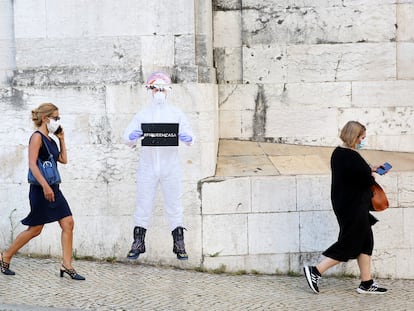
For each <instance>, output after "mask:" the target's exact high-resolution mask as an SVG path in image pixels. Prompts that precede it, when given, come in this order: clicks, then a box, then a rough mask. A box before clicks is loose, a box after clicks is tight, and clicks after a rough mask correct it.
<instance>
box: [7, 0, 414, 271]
mask: <svg viewBox="0 0 414 311" xmlns="http://www.w3.org/2000/svg"><path fill="white" fill-rule="evenodd" d="M413 7H414V2H413V1H398V2H397V3H395V1H394V0H393V1H391V0H383V1H380V2H378V1H371V0H368V1H357V0H355V1H344V0H342V1H339V0H326V1H323V0H318V1H307V0H302V1H294V0H288V1H284V2H280V1H267V0H266V1H257V0H254V1H253V0H246V1H240V0H216V1H213V2H209V1H203V0H193V1H190V0H178V1H173V2H171V3H166V2H165V3H163V5H160V3H159V2H148V3H144V4H143V3H141V2H140V1H132V0H120V1H115V2H114V1H108V0H90V1H81V2H79V1H70V0H60V1H55V0H31V1H26V0H14V1H12V0H0V8H1V10H0V17H2V18H1V19H0V21H1V23H2V24H1V25H2V27H0V43H2V44H1V45H0V124H1V126H0V197H1V198H2V201H1V202H0V213H1V217H0V248H1V249H4V248H5V247H6V246H7V245H8V244H9V243H10V241H11V240H12V239H13V238H14V237H15V236H16V234H17V233H18V232H20V231H21V230H22V229H23V228H24V227H23V226H22V225H20V224H19V220H20V219H22V218H23V217H24V216H25V215H27V213H28V210H29V202H28V198H27V194H28V185H27V183H26V174H27V153H28V150H27V145H28V139H29V137H30V134H31V133H32V131H33V127H32V122H31V121H30V110H31V109H33V108H34V107H36V106H38V105H39V104H40V103H42V102H54V103H56V104H57V105H58V106H59V108H60V114H61V116H62V123H63V126H64V128H65V133H66V137H67V146H68V154H69V164H68V165H66V166H61V169H60V170H61V174H62V177H63V180H64V182H63V184H62V190H63V192H64V193H65V195H66V198H67V199H68V201H69V203H70V205H71V208H72V211H73V213H74V215H75V222H76V225H75V236H74V238H75V240H74V252H75V253H76V255H78V256H93V257H97V258H103V257H116V258H118V259H122V258H125V255H126V252H127V251H128V249H129V247H130V244H131V242H132V228H133V224H132V213H133V211H134V208H135V190H136V185H135V171H136V166H137V162H138V158H139V151H138V150H137V149H134V150H132V149H130V148H129V147H127V146H125V145H124V144H123V143H122V141H121V133H122V132H123V130H124V128H125V126H126V124H127V123H128V122H129V120H130V119H131V118H132V116H133V114H134V113H135V112H136V111H138V110H139V109H140V108H141V107H142V106H143V105H144V104H145V103H147V102H148V94H147V93H146V91H145V89H144V87H143V83H144V81H145V78H146V77H147V75H148V74H149V73H150V72H151V71H153V70H164V71H167V72H168V73H170V74H171V75H172V78H173V82H174V86H173V90H172V92H171V96H170V99H171V101H172V103H174V104H175V105H177V106H178V107H180V108H182V109H183V110H184V111H185V112H186V113H187V114H188V116H189V119H190V122H191V123H192V125H193V128H194V131H195V134H196V137H197V140H196V144H195V145H194V146H192V147H191V148H187V147H186V146H183V147H182V148H181V147H180V152H181V153H182V165H183V172H184V178H183V188H184V193H183V206H184V214H185V223H186V224H185V225H186V227H187V229H188V232H187V234H186V246H187V249H188V251H189V253H190V260H189V262H188V264H187V265H188V266H189V267H195V266H199V265H200V263H203V264H205V266H211V267H213V266H214V265H217V266H219V265H220V264H225V265H227V263H226V261H227V262H230V263H232V264H228V266H229V268H232V269H236V270H237V267H238V265H240V263H241V261H239V259H240V260H242V261H244V262H245V263H249V264H247V265H245V266H244V267H248V269H252V270H260V269H258V267H263V268H265V269H263V271H265V272H273V271H274V269H276V268H275V266H274V263H273V260H274V259H275V258H276V257H277V258H276V259H277V260H276V262H277V263H278V268H277V269H279V271H287V270H289V269H293V270H294V269H295V268H297V266H295V264H290V265H289V264H288V263H289V261H291V260H296V259H295V258H296V257H295V256H300V252H302V251H304V252H305V253H309V252H312V251H313V249H309V248H306V247H305V246H306V245H311V243H309V244H306V243H304V244H303V243H302V242H300V243H302V244H300V243H299V242H298V240H297V239H296V237H295V236H293V235H291V234H286V231H285V232H275V233H276V234H282V235H283V234H284V235H283V237H284V239H286V241H285V242H283V243H281V244H280V245H275V244H274V243H275V241H262V242H260V243H259V244H255V245H253V243H252V242H253V240H251V241H247V239H253V238H254V237H255V234H259V233H260V232H258V231H259V230H260V228H261V227H260V226H261V222H262V221H267V224H266V225H267V228H271V227H273V226H274V225H276V226H275V227H277V225H280V228H287V227H286V226H287V225H289V227H290V225H292V226H297V227H296V228H297V230H299V228H301V226H303V229H301V230H310V229H309V225H311V224H312V215H311V214H306V212H307V211H306V210H297V209H296V208H295V206H296V205H294V202H290V201H288V203H289V204H287V207H286V208H292V210H291V211H288V210H286V208H284V209H283V210H281V211H276V212H277V213H279V212H280V213H279V214H275V215H272V217H271V218H269V219H267V218H266V212H267V210H266V208H268V202H262V201H260V200H259V201H254V202H256V203H255V204H254V205H251V206H250V207H249V209H248V210H243V211H241V212H237V213H235V212H234V211H233V210H232V208H233V207H232V205H231V204H232V203H231V202H232V201H231V200H230V199H231V198H232V197H234V196H235V195H239V194H243V195H251V194H252V193H255V192H254V191H253V190H254V189H253V188H249V187H251V185H260V186H264V187H270V186H269V185H273V184H274V183H276V185H273V186H274V187H275V189H278V191H279V190H280V191H282V192H283V189H286V187H288V186H289V185H291V184H292V183H293V184H295V185H296V187H297V185H300V183H301V181H302V178H303V177H301V176H295V177H283V178H282V177H280V178H276V180H267V179H266V178H263V179H257V180H256V179H255V178H254V177H249V178H245V179H242V180H241V181H237V182H240V187H239V188H237V189H236V190H237V191H236V190H234V189H233V185H232V184H231V183H232V182H234V181H229V182H225V183H217V184H216V185H214V183H216V180H213V181H209V182H208V183H206V184H205V186H203V180H206V179H205V178H207V177H211V176H213V175H214V173H215V166H216V156H217V146H218V139H219V137H221V138H234V139H241V140H255V141H270V142H273V141H276V142H286V143H295V144H311V145H334V144H336V142H337V135H338V131H339V129H340V128H341V127H342V125H343V124H344V123H345V122H346V121H347V120H349V119H351V118H352V119H358V120H360V121H361V122H363V123H365V124H366V125H367V126H368V143H369V145H370V147H371V148H374V149H375V148H376V149H384V150H394V151H410V152H413V151H414V137H413V127H412V126H413V124H414V122H413V121H414V120H413V117H414V113H413V106H414V102H413V101H414V99H413V98H414V97H413V96H412V89H413V86H414V71H413V67H412V66H411V63H412V61H413V56H412V55H414V54H413V53H412V52H413V49H414V44H413V40H414V38H413V33H414V32H413V26H412V23H410V21H411V20H412V18H413V13H412V12H413ZM3 8H4V10H3ZM396 25H397V26H398V27H396ZM3 26H4V27H3ZM213 29H214V32H213ZM216 71H217V74H216ZM407 176H408V177H404V178H401V179H398V183H397V184H396V187H397V186H398V187H402V188H403V189H411V188H412V182H411V181H410V180H411V179H410V176H411V175H407ZM310 183H311V184H314V185H315V187H322V186H324V185H325V186H326V178H325V177H316V178H315V179H314V180H311V181H310ZM224 185H225V186H226V187H224V188H219V189H218V190H219V191H218V192H217V193H214V192H212V191H211V190H214V189H215V188H213V187H214V186H224ZM393 185H394V184H393ZM273 186H272V187H273ZM203 187H206V188H204V189H203ZM210 187H212V188H210ZM410 187H411V188H410ZM240 189H245V190H246V193H240V191H239V190H240ZM252 189H253V190H252ZM255 189H256V188H255ZM289 189H290V188H289ZM256 190H257V189H256ZM256 190H255V191H256ZM204 191H207V192H206V193H209V194H208V195H207V194H205V195H204ZM209 191H210V192H209ZM220 191H223V195H219V194H220ZM278 191H274V193H275V194H278V193H279V192H278ZM292 191H295V192H296V191H300V189H299V190H298V189H296V188H295V189H291V190H290V192H289V191H287V192H286V193H282V194H283V195H292ZM407 193H408V194H407ZM312 195H313V194H312V193H309V197H310V198H312ZM223 198H224V199H223ZM287 199H289V198H288V197H286V200H287ZM301 199H302V200H306V197H303V198H301ZM324 199H325V198H324ZM202 200H203V201H202ZM204 200H206V201H204ZM284 200H285V199H284ZM402 200H406V201H409V202H411V203H410V204H411V205H410V206H412V197H411V196H410V194H409V190H407V191H405V192H404V193H403V197H402ZM226 202H227V203H228V204H229V205H228V206H227V205H224V204H225V203H226ZM252 202H253V201H252ZM295 202H296V201H295ZM318 202H323V201H322V199H321V201H318ZM162 203H163V202H162V197H161V196H158V197H157V199H156V204H155V211H154V217H153V225H152V226H151V229H150V230H148V233H147V243H148V245H149V246H150V247H148V251H147V254H145V255H143V256H142V258H141V259H140V260H141V261H142V262H155V263H161V264H168V265H184V266H185V265H186V264H182V263H177V260H176V259H175V256H174V255H173V254H172V252H171V250H172V245H171V244H172V239H171V235H170V232H169V230H168V226H167V224H166V220H165V217H164V210H163V208H162ZM295 204H298V203H297V202H296V203H295ZM321 204H322V203H321ZM407 204H408V203H407ZM322 205H323V204H322ZM398 206H400V205H398ZM262 209H264V213H263V214H261V213H262ZM317 209H319V207H317ZM327 209H328V207H327V206H325V205H323V208H321V212H322V213H325V214H326V217H327V218H329V217H331V216H329V215H328V212H327ZM223 211H224V214H226V215H221V214H222V213H223ZM404 211H405V209H404V208H401V209H399V210H398V213H399V214H398V217H399V219H406V218H404V217H405V216H406V215H404ZM272 212H273V211H272ZM215 214H218V218H214V217H215ZM247 214H251V215H247ZM301 215H308V218H303V219H305V220H306V219H307V220H306V221H305V222H304V223H302V220H300V219H299V218H298V217H299V216H301ZM309 215H310V216H309ZM408 216H409V218H407V219H412V217H411V216H410V215H408ZM246 217H249V218H251V220H252V222H251V225H249V226H250V227H249V228H248V229H249V230H250V232H251V233H252V235H251V236H250V237H246V236H245V234H239V233H240V232H244V231H243V230H245V229H246V221H245V219H246ZM298 219H299V220H298ZM216 220H217V224H216ZM297 221H299V223H298V222H297ZM285 222H286V223H285ZM391 224H393V225H394V223H391ZM305 227H306V228H305ZM214 228H219V229H220V230H218V231H214ZM229 228H231V229H232V230H231V232H230V233H231V234H230V235H229V236H223V235H221V234H220V233H221V232H225V230H228V229H229ZM328 229H329V228H328ZM286 230H287V229H286ZM329 230H330V229H329ZM210 232H211V233H213V235H210ZM296 233H297V232H295V234H296ZM214 234H216V235H214ZM256 236H257V235H256ZM223 238H225V239H224V240H221V239H223ZM59 239H60V234H59V228H58V224H56V223H54V224H50V225H47V226H45V229H44V232H43V233H42V235H40V236H39V237H37V238H36V239H34V240H33V241H32V242H31V243H29V244H28V245H27V246H25V248H24V249H23V250H22V251H23V252H29V253H30V252H34V253H41V254H46V255H47V254H50V255H60V252H61V250H60V241H59ZM239 239H244V240H242V241H241V242H240V241H239ZM401 241H403V240H401ZM220 243H223V245H224V244H225V245H226V247H229V250H227V249H226V250H225V251H224V252H222V251H221V248H219V247H218V246H220V245H222V244H220ZM246 243H250V244H246ZM298 243H299V244H298ZM300 245H303V247H302V246H300ZM279 246H280V248H279ZM299 246H300V247H299ZM319 247H320V245H319V246H318V249H314V251H315V252H317V251H318V250H319ZM247 248H248V249H250V250H251V251H252V254H254V256H253V257H252V256H250V255H247V254H246V249H247ZM275 251H276V252H275ZM218 252H222V253H221V255H222V256H218V257H214V255H215V253H218ZM298 252H299V253H298ZM409 252H412V248H411V249H407V250H405V253H404V256H405V257H401V258H409V257H407V256H408V255H407V254H409ZM275 253H277V256H276V257H274V256H273V254H275ZM260 254H262V255H263V254H264V256H256V255H260ZM268 255H269V256H268ZM226 256H228V257H226ZM285 259H286V260H287V263H286V262H285V261H283V260H285ZM266 262H267V264H266V265H263V264H264V263H266ZM396 264H398V263H397V262H396ZM394 272H395V271H394ZM390 273H391V272H390ZM410 273H411V272H410ZM393 275H400V274H398V273H395V274H393ZM410 275H412V274H410Z"/></svg>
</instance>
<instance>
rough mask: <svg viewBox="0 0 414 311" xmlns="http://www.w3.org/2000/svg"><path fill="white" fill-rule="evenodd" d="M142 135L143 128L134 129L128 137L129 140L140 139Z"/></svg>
mask: <svg viewBox="0 0 414 311" xmlns="http://www.w3.org/2000/svg"><path fill="white" fill-rule="evenodd" d="M141 136H142V131H141V130H135V131H132V132H131V134H129V136H128V138H129V140H135V139H138V138H140V137H141Z"/></svg>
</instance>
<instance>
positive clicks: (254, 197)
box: [202, 172, 414, 279]
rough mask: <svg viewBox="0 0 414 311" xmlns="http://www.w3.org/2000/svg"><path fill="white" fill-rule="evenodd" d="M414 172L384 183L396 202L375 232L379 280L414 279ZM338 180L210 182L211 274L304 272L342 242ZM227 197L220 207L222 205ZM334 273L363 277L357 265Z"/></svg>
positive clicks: (206, 208) (207, 249) (206, 224)
mask: <svg viewBox="0 0 414 311" xmlns="http://www.w3.org/2000/svg"><path fill="white" fill-rule="evenodd" d="M413 177H414V176H413V173H412V172H393V173H389V174H387V176H383V177H382V178H381V184H382V186H383V187H384V189H385V191H386V193H387V196H388V198H389V202H390V208H389V209H388V210H386V211H384V212H380V213H378V212H377V213H373V214H374V216H375V217H376V218H378V219H379V220H380V221H379V223H378V224H377V225H375V226H374V227H373V231H374V235H375V249H374V254H373V257H372V258H373V260H372V272H373V274H374V275H375V276H376V277H384V278H387V277H395V278H410V279H412V278H414V269H413V268H412V264H411V261H410V260H411V259H410V258H412V252H413V248H414V239H413V238H414V235H413V234H412V230H411V220H412V219H413V217H414V208H413V202H414V196H413V192H412V190H411V189H412V187H413V183H412V181H411V180H412V178H413ZM330 182H331V176H330V174H320V175H295V176H251V177H221V178H215V179H214V180H211V179H206V180H205V181H204V182H203V184H202V196H203V255H204V261H203V264H204V267H205V268H207V269H220V268H221V269H222V267H223V266H224V267H225V269H226V270H227V271H234V272H237V271H247V272H252V271H256V272H260V273H289V272H293V273H301V271H302V267H303V265H304V264H314V263H315V262H318V261H319V260H320V259H321V258H322V255H321V253H322V251H324V250H325V249H326V248H327V247H329V246H330V245H331V244H332V243H333V242H334V241H335V239H336V237H337V236H338V225H337V221H336V218H335V215H334V213H333V211H332V207H331V203H330V191H329V189H330ZM217 198H220V200H217ZM327 274H348V275H349V274H353V275H359V270H358V266H357V264H356V262H355V261H353V260H351V261H349V262H348V263H346V264H341V265H338V266H336V267H334V268H333V269H331V270H329V271H327Z"/></svg>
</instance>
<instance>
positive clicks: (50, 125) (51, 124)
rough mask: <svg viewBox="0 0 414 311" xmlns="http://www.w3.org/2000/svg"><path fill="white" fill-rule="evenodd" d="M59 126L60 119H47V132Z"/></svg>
mask: <svg viewBox="0 0 414 311" xmlns="http://www.w3.org/2000/svg"><path fill="white" fill-rule="evenodd" d="M59 126H60V121H56V120H55V119H49V123H47V129H48V131H49V133H54V132H56V130H57V129H58V127H59Z"/></svg>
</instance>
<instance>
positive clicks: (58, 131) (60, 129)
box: [53, 125, 62, 135]
mask: <svg viewBox="0 0 414 311" xmlns="http://www.w3.org/2000/svg"><path fill="white" fill-rule="evenodd" d="M60 132H62V127H61V126H60V125H59V127H58V128H57V130H56V131H55V132H54V133H53V134H55V135H57V134H59V133H60Z"/></svg>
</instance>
